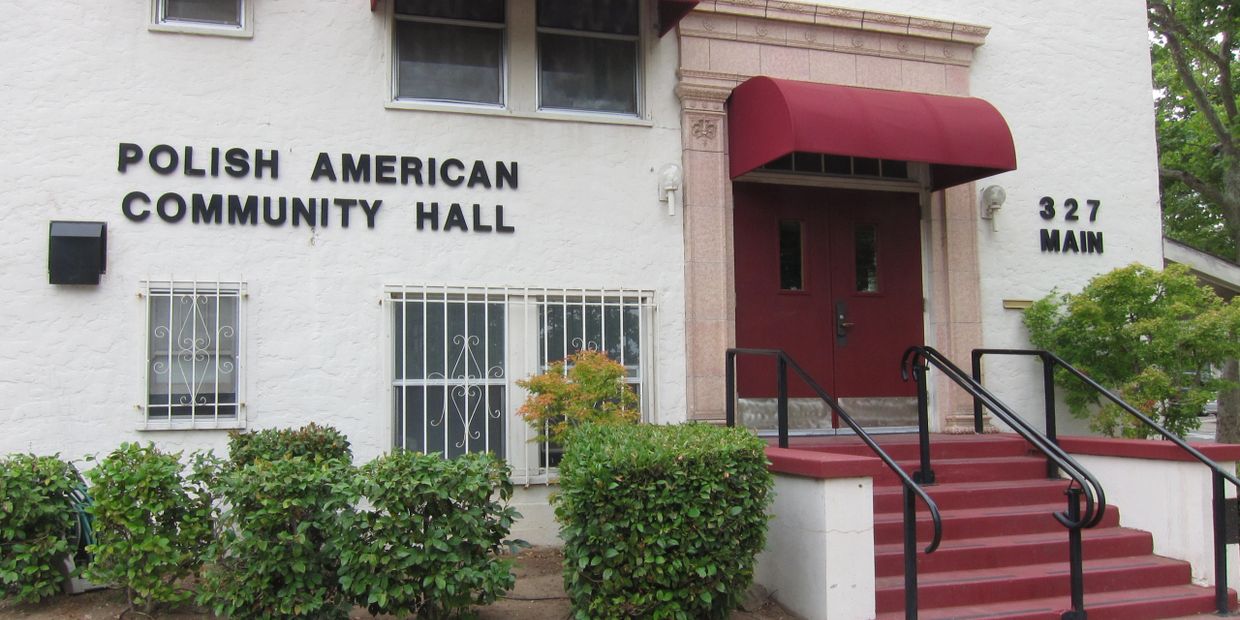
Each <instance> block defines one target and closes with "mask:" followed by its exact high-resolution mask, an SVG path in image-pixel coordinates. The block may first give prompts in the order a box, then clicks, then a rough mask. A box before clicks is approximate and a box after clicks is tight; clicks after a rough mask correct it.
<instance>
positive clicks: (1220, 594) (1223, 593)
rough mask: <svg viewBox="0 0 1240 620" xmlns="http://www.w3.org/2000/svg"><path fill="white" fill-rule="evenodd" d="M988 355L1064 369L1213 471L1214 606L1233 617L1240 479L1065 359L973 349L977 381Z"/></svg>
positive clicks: (1050, 390) (1050, 401)
mask: <svg viewBox="0 0 1240 620" xmlns="http://www.w3.org/2000/svg"><path fill="white" fill-rule="evenodd" d="M987 354H990V355H1025V356H1032V357H1037V358H1038V359H1040V360H1042V365H1043V369H1044V373H1045V374H1046V375H1047V376H1051V375H1052V373H1053V371H1054V369H1055V368H1056V367H1059V368H1062V369H1063V370H1065V371H1067V372H1068V374H1070V375H1072V376H1074V377H1076V378H1077V379H1079V380H1080V381H1081V382H1082V383H1084V384H1085V385H1088V386H1089V387H1091V388H1093V390H1094V391H1096V392H1098V393H1099V394H1100V395H1101V396H1104V397H1106V399H1107V400H1109V401H1111V402H1113V403H1115V404H1116V405H1117V406H1119V408H1120V409H1123V410H1124V411H1127V412H1128V413H1130V414H1132V415H1133V417H1135V418H1137V419H1138V420H1140V421H1141V422H1142V423H1143V424H1145V425H1146V426H1148V427H1149V428H1152V429H1154V431H1155V432H1157V433H1158V434H1159V435H1162V437H1163V439H1166V440H1168V441H1170V442H1171V443H1173V444H1175V445H1176V446H1179V448H1180V449H1181V450H1183V451H1185V452H1187V453H1188V454H1189V455H1191V456H1192V457H1193V458H1195V459H1197V460H1198V461H1200V462H1201V463H1202V464H1204V465H1205V466H1206V467H1209V468H1210V470H1211V472H1212V481H1213V484H1212V486H1213V491H1214V497H1213V504H1214V506H1213V508H1214V576H1215V578H1214V603H1215V608H1216V609H1217V610H1218V613H1220V614H1227V613H1230V612H1231V609H1230V606H1229V605H1228V600H1227V599H1228V596H1227V543H1226V539H1227V533H1226V531H1225V528H1224V524H1225V523H1226V517H1225V516H1224V511H1225V509H1226V508H1225V507H1226V503H1225V499H1226V497H1225V495H1226V493H1225V490H1226V489H1225V485H1224V484H1223V483H1224V482H1230V483H1232V484H1233V485H1235V487H1236V488H1237V489H1240V478H1237V477H1236V475H1235V474H1233V473H1232V472H1229V471H1227V470H1226V469H1224V468H1223V466H1221V465H1219V464H1218V463H1217V462H1215V461H1214V460H1213V459H1211V458H1210V457H1208V456H1206V455H1204V454H1202V453H1201V451H1200V450H1198V449H1196V448H1194V447H1192V446H1191V445H1189V444H1188V443H1187V442H1185V441H1184V440H1183V439H1181V438H1180V437H1179V436H1178V435H1176V434H1175V433H1172V432H1171V431H1169V430H1167V429H1166V428H1165V427H1164V426H1162V425H1161V424H1159V423H1157V422H1155V421H1154V420H1152V419H1151V418H1150V417H1149V416H1147V415H1145V414H1144V413H1141V412H1140V411H1139V410H1137V408H1136V407H1133V406H1132V405H1130V404H1128V403H1127V402H1125V401H1124V399H1122V398H1120V397H1119V396H1117V395H1115V393H1113V392H1111V391H1110V390H1108V389H1107V388H1105V387H1103V386H1102V385H1101V384H1099V383H1098V382H1097V381H1094V380H1093V379H1091V378H1089V376H1088V375H1086V374H1085V373H1083V372H1081V371H1080V370H1079V369H1078V368H1076V367H1075V366H1073V365H1072V364H1069V363H1068V362H1066V361H1064V360H1063V358H1061V357H1059V356H1058V355H1055V354H1054V353H1051V352H1050V351H1046V350H1043V349H974V351H973V360H974V361H973V375H974V377H980V376H981V359H982V356H983V355H987ZM1043 389H1044V390H1046V393H1045V394H1044V397H1045V400H1046V403H1047V405H1046V412H1047V413H1046V415H1047V419H1048V420H1053V419H1054V416H1055V394H1054V389H1055V386H1054V382H1053V381H1049V380H1048V381H1047V382H1046V383H1045V386H1044V388H1043ZM974 415H975V416H976V415H978V412H977V411H976V410H975V411H974ZM1052 428H1053V427H1052Z"/></svg>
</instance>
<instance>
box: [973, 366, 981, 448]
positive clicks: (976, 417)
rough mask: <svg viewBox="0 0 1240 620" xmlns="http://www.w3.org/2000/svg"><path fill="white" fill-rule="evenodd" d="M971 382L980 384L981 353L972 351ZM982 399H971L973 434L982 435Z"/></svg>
mask: <svg viewBox="0 0 1240 620" xmlns="http://www.w3.org/2000/svg"><path fill="white" fill-rule="evenodd" d="M973 381H974V382H976V383H977V384H978V385H981V384H982V352H981V351H979V350H977V349H973ZM982 431H983V428H982V399H980V398H978V397H977V396H974V397H973V432H975V433H977V434H979V435H980V434H982Z"/></svg>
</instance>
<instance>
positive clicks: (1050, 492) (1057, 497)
mask: <svg viewBox="0 0 1240 620" xmlns="http://www.w3.org/2000/svg"><path fill="white" fill-rule="evenodd" d="M1067 487H1068V481H1067V480H1022V481H1019V482H1018V483H1014V482H1013V481H1011V480H995V481H990V482H956V483H942V484H935V485H930V486H927V487H925V490H926V493H928V494H929V495H930V498H931V499H933V500H934V501H935V503H936V504H938V506H939V510H954V509H957V508H981V507H983V506H1015V505H1019V504H1026V503H1030V502H1033V503H1038V504H1052V503H1054V502H1061V503H1062V505H1063V506H1065V507H1066V506H1067V498H1066V497H1065V496H1064V489H1066V488H1067ZM924 509H925V508H924V506H923V504H921V501H920V500H918V510H919V511H920V510H924ZM902 510H904V494H903V491H902V490H901V487H900V486H899V485H884V486H881V487H875V489H874V512H875V513H882V512H900V511H902Z"/></svg>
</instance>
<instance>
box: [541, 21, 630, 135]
mask: <svg viewBox="0 0 1240 620" xmlns="http://www.w3.org/2000/svg"><path fill="white" fill-rule="evenodd" d="M638 23H639V20H638V2H637V0H595V1H594V2H580V1H576V0H539V1H538V93H539V104H540V107H541V108H544V109H559V110H585V111H591V112H613V113H620V114H637V76H638V71H637V64H638V63H637V60H638V54H639V52H640V49H639V47H638V41H639V32H640V31H639V29H638Z"/></svg>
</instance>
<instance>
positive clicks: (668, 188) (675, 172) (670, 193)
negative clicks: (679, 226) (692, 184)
mask: <svg viewBox="0 0 1240 620" xmlns="http://www.w3.org/2000/svg"><path fill="white" fill-rule="evenodd" d="M684 178H685V177H684V171H682V170H681V169H680V166H678V165H676V164H664V165H663V167H662V168H659V202H666V203H667V214H668V215H669V216H671V215H676V203H677V201H678V200H679V199H680V188H681V186H682V185H683V184H684Z"/></svg>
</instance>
